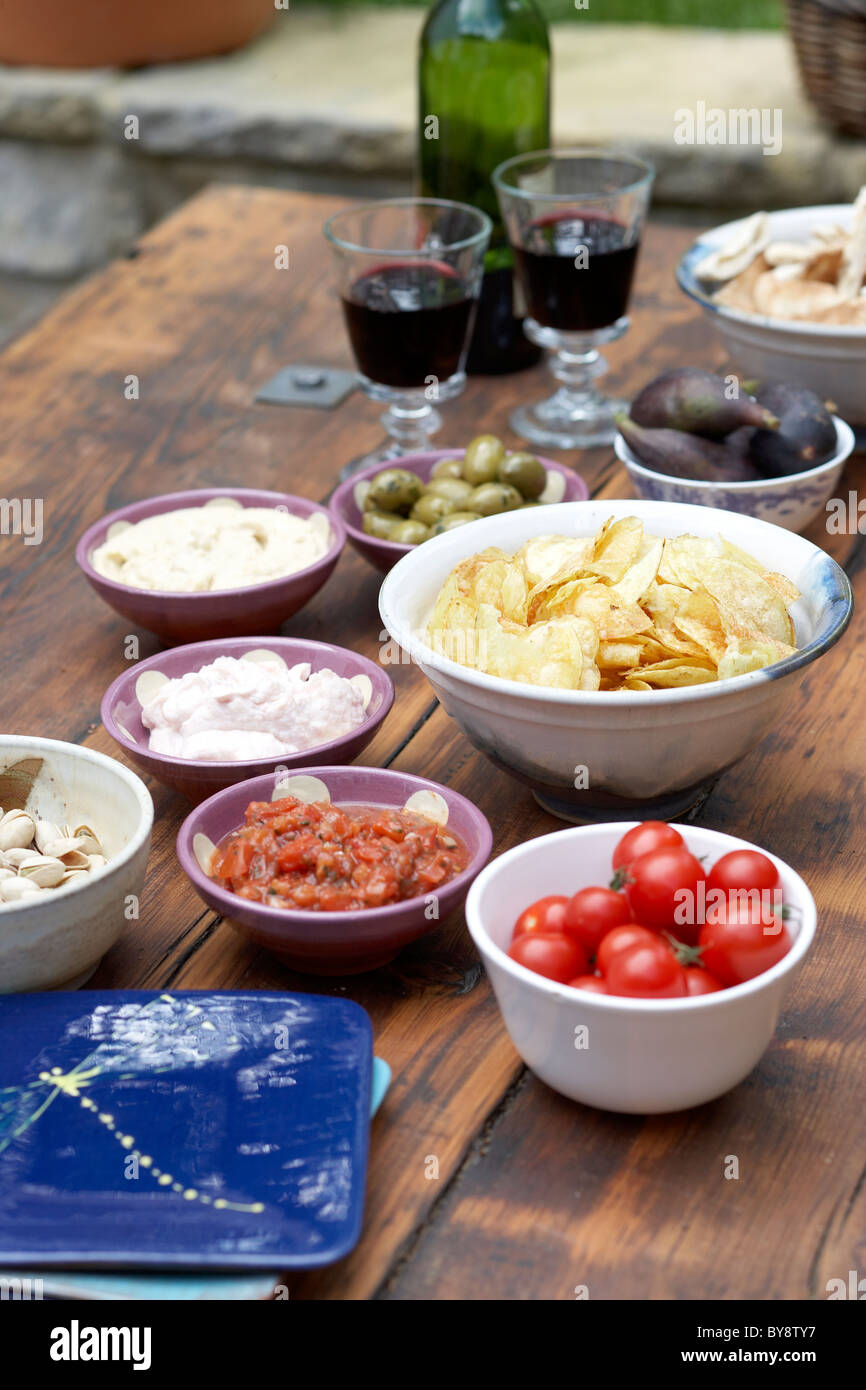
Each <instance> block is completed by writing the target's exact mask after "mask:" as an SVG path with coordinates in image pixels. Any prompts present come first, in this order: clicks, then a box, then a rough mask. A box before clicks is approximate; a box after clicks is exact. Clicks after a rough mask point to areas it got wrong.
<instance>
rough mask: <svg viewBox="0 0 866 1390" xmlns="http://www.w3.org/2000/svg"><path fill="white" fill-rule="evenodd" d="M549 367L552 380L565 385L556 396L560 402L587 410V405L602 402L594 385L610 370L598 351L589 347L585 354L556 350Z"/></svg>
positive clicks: (584, 351)
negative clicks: (566, 402)
mask: <svg viewBox="0 0 866 1390" xmlns="http://www.w3.org/2000/svg"><path fill="white" fill-rule="evenodd" d="M548 366H549V368H550V371H551V374H552V376H554V377H555V379H556V380H557V381H559V382H561V383H562V384H561V386H560V389H559V390H558V391H557V393H556V395H557V397H558V398H559V399H560V401H563V402H564V401H566V400H567V401H569V402H570V403H572V404H573V405H575V406H581V407H585V406H586V405H587V403H588V402H592V401H600V400H601V399H602V395H601V392H600V391H599V390H598V388H597V387H596V385H595V382H596V379H597V378H598V377H600V376H604V374H605V372H606V371H607V369H608V368H607V361H606V360H605V358H604V357H602V355H601V353H600V352H599V351H598V349H597V348H594V347H590V346H589V345H587V347H586V348H585V349H583V350H582V351H573V350H572V351H569V350H568V349H566V348H562V347H560V348H557V349H556V350H555V351H554V352H551V354H550V356H549V359H548Z"/></svg>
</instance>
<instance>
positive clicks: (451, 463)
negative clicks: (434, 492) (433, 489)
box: [430, 459, 463, 478]
mask: <svg viewBox="0 0 866 1390" xmlns="http://www.w3.org/2000/svg"><path fill="white" fill-rule="evenodd" d="M430 477H431V478H462V477H463V462H462V460H461V459H440V460H439V462H438V463H434V465H433V468H432V471H431V473H430Z"/></svg>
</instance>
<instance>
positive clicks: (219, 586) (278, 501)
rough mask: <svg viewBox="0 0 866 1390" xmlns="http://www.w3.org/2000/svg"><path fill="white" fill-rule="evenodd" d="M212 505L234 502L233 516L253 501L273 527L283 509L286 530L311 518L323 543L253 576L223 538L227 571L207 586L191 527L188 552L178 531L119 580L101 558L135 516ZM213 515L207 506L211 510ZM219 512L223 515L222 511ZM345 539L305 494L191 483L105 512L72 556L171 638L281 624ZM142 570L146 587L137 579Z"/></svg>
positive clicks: (267, 629)
mask: <svg viewBox="0 0 866 1390" xmlns="http://www.w3.org/2000/svg"><path fill="white" fill-rule="evenodd" d="M215 507H216V508H220V507H223V508H225V507H228V508H234V509H235V511H234V515H235V516H238V515H240V516H243V513H244V512H247V511H249V510H250V509H252V512H253V513H254V514H255V513H258V514H259V515H262V514H264V516H265V517H267V514H268V513H276V514H277V518H276V522H275V525H276V527H277V529H278V528H279V514H280V513H283V514H285V523H284V524H283V530H285V529H287V527H288V526H291V525H293V526H294V529H295V530H298V529H302V528H303V526H305V525H308V524H311V525H312V526H314V527H316V528H318V529H319V531H320V534H321V544H320V545H317V546H315V547H314V548H312V550H310V549H308V548H306V547H304V548H302V553H300V554H299V556H298V557H296V558H297V559H298V564H297V567H296V568H291V567H290V566H287V569H288V571H289V572H281V573H273V570H267V569H265V570H264V571H263V573H264V574H265V575H267V576H270V577H265V578H261V577H260V578H258V579H256V580H255V581H253V580H251V579H250V578H249V576H248V575H247V576H245V575H244V568H243V565H242V564H239V563H238V562H237V557H236V556H234V555H232V554H231V553H230V550H229V548H228V546H226V551H225V564H226V568H227V573H226V575H225V576H223V577H220V576H219V575H217V579H218V582H217V583H216V584H214V585H213V586H212V587H211V586H210V583H211V581H210V579H209V578H208V577H207V576H202V574H200V573H196V572H195V561H196V560H197V559H198V560H200V559H201V554H202V551H201V539H202V538H201V536H195V535H193V534H191V536H190V539H191V542H192V543H191V545H190V550H189V554H188V555H187V556H186V557H184V556H183V553H182V552H183V546H182V545H181V544H179V543H178V537H177V536H176V535H171V536H170V537H167V538H166V544H165V545H164V546H163V549H162V551H161V552H159V553H158V554H154V555H153V556H152V557H151V560H152V569H153V571H154V572H153V573H151V574H150V575H147V576H145V575H143V574H142V573H141V572H140V571H141V562H140V561H139V564H138V565H129V566H128V569H129V572H130V575H131V579H132V580H133V581H134V582H121V580H120V577H119V576H120V574H121V573H123V572H124V571H123V570H122V569H121V567H120V566H119V565H117V564H110V565H108V566H105V565H104V563H103V560H102V559H101V558H100V557H104V556H105V550H106V547H107V546H108V544H109V542H112V541H113V540H116V539H117V538H118V537H120V538H121V539H120V542H119V544H120V546H125V545H127V543H128V536H127V538H126V539H123V532H124V531H128V532H130V533H131V530H132V528H133V527H136V526H137V525H138V524H139V523H142V522H148V523H151V525H152V524H153V523H154V522H155V521H157V519H159V518H168V524H169V525H171V521H170V517H171V514H172V513H174V512H180V511H182V512H184V513H187V514H190V513H196V512H200V511H201V510H202V509H204V508H211V509H212V508H215ZM213 515H214V513H213V511H211V512H210V516H211V517H212V516H213ZM221 515H223V516H225V512H223V513H221ZM273 539H274V545H272V546H271V547H270V549H271V550H272V551H275V550H278V549H279V546H280V538H279V536H278V535H277V534H275V536H274V538H273ZM289 541H290V538H284V541H283V549H284V550H287V549H288V545H289ZM345 542H346V531H345V528H344V527H343V525H342V522H340V520H339V519H338V518H336V517H333V516H331V514H330V513H329V512H328V510H327V508H325V507H321V506H320V505H319V504H318V502H311V501H309V499H308V498H306V497H295V496H294V495H293V494H291V493H287V492H263V491H261V490H260V489H253V488H237V487H215V488H196V489H193V490H191V491H188V492H170V493H165V494H164V495H163V496H160V497H149V498H147V499H146V500H145V501H143V502H133V503H132V504H131V505H130V506H127V507H121V508H120V509H119V510H118V511H115V512H109V513H107V515H105V516H103V517H102V518H101V519H100V520H99V521H97V522H94V524H93V525H92V526H89V527H88V528H87V530H86V531H85V532H84V534H83V536H82V537H81V539H80V540H79V542H78V545H77V546H76V548H75V559H76V561H77V563H78V565H79V568H80V569H81V570H82V571H83V573H84V575H85V576H86V578H87V581H88V583H89V584H90V585H91V587H92V588H93V589H94V590H95V591H96V593H97V594H98V595H99V597H100V598H101V599H103V600H104V601H105V603H107V604H108V605H109V606H110V607H111V608H113V609H114V610H115V612H116V613H120V615H121V616H122V617H124V618H127V619H128V620H129V621H131V622H133V623H136V624H137V625H138V626H140V627H143V628H147V629H148V631H150V632H155V633H157V634H158V635H159V636H160V637H161V638H162V639H163V641H164V642H167V643H171V644H174V643H180V642H197V641H201V640H204V639H206V638H217V637H251V636H255V635H256V634H265V635H268V634H270V633H275V632H279V630H280V626H281V624H282V623H283V622H285V620H286V619H287V618H290V617H292V616H293V614H295V613H297V612H298V610H299V609H301V608H303V606H304V604H305V603H307V602H309V600H310V599H311V598H312V597H313V595H314V594H316V593H317V592H318V591H319V589H321V587H322V585H323V584H324V583H325V581H326V580H327V579H328V578H329V577H330V575H331V574H332V573H333V570H334V567H335V566H336V563H337V561H338V560H339V558H340V552H341V551H342V549H343V546H344V545H345ZM263 548H266V547H263ZM212 553H213V554H214V555H215V556H216V561H215V566H214V567H215V569H217V570H218V568H219V564H218V561H219V552H218V550H215V551H214V552H212ZM179 561H180V562H181V563H180V564H179V563H178V562H179ZM166 570H169V571H174V572H175V577H174V579H173V581H172V582H173V583H174V584H175V587H171V585H170V584H169V585H166V587H163V588H157V587H156V583H158V582H159V578H158V576H159V575H160V574H162V573H163V572H164V571H166ZM178 571H179V573H178ZM184 571H186V572H184ZM145 578H146V579H147V581H148V582H147V587H139V584H141V583H143V582H144V580H145ZM226 580H228V583H226V582H225V581H226Z"/></svg>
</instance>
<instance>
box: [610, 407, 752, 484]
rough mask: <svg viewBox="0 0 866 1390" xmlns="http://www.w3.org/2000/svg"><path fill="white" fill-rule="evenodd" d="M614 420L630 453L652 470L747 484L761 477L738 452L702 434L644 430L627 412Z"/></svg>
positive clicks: (704, 479) (712, 480) (702, 480)
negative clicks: (705, 437)
mask: <svg viewBox="0 0 866 1390" xmlns="http://www.w3.org/2000/svg"><path fill="white" fill-rule="evenodd" d="M616 423H617V427H618V428H619V432H620V434H621V435H622V437H623V439H624V440H625V442H626V443H627V444H628V446H629V448H630V449H631V451H632V453H633V454H634V455H635V456H636V457H637V458H638V459H640V461H641V463H643V464H646V466H647V468H651V469H652V470H653V472H654V473H662V474H665V475H666V476H667V477H670V478H692V479H695V480H697V481H698V482H705V483H747V482H754V481H755V480H756V479H758V478H760V476H761V475H760V473H759V472H758V470H757V468H755V466H754V464H752V463H750V462H749V461H748V459H745V458H744V457H743V456H742V454H741V453H736V452H735V451H734V450H733V449H729V448H728V446H727V445H726V444H718V443H716V442H715V440H712V439H704V438H703V436H702V435H699V434H687V433H686V432H685V430H664V429H659V430H650V429H644V428H643V426H641V425H637V424H635V422H634V420H631V419H629V417H628V416H627V415H626V414H620V415H617V417H616Z"/></svg>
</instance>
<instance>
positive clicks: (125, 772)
mask: <svg viewBox="0 0 866 1390" xmlns="http://www.w3.org/2000/svg"><path fill="white" fill-rule="evenodd" d="M152 825H153V803H152V801H151V799H150V793H149V792H148V790H147V788H146V787H145V785H144V783H143V782H142V781H141V779H140V778H139V777H136V775H135V773H134V772H130V771H129V769H128V768H126V767H124V766H123V765H122V764H121V763H119V762H115V760H114V759H113V758H107V757H106V756H105V755H104V754H103V753H97V752H95V751H94V750H93V749H91V748H82V747H79V745H78V744H74V743H62V742H60V741H58V740H56V739H50V738H31V737H27V736H25V735H18V734H2V735H0V994H13V993H18V992H20V991H22V990H44V989H76V988H78V987H79V986H80V985H82V984H84V983H85V982H86V981H87V980H88V979H89V978H90V976H91V975H92V974H93V972H94V971H95V969H96V967H97V966H98V964H99V962H100V960H101V959H102V957H103V956H104V955H105V953H106V951H108V950H109V948H110V947H111V946H113V945H114V943H115V941H116V940H117V939H118V937H119V936H120V935H121V933H122V932H123V931H124V929H125V928H127V927H130V926H134V924H135V923H136V922H137V921H138V918H139V899H140V895H141V888H142V884H143V881H144V875H145V870H146V867H147V858H148V854H149V851H150V836H151V828H152Z"/></svg>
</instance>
